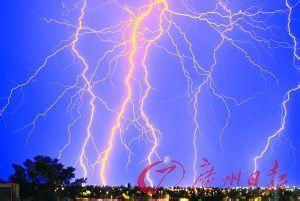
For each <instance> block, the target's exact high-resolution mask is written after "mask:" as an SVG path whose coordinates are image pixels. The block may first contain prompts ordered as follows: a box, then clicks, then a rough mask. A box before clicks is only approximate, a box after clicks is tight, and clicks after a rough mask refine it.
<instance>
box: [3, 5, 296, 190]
mask: <svg viewBox="0 0 300 201" xmlns="http://www.w3.org/2000/svg"><path fill="white" fill-rule="evenodd" d="M191 2H192V1H188V0H181V1H180V0H178V1H176V2H175V1H174V2H173V1H170V0H147V1H143V3H142V5H136V6H129V5H126V4H124V2H123V1H121V0H111V1H107V2H106V3H103V4H101V5H100V7H101V6H104V5H105V4H110V5H113V6H115V7H116V9H118V10H119V11H120V12H123V14H124V18H125V20H124V19H123V20H122V21H119V22H118V23H117V24H113V25H111V26H107V27H104V28H102V29H100V30H99V29H98V28H96V26H95V27H93V26H92V25H88V23H87V22H85V20H86V16H87V15H88V14H89V6H91V5H90V4H89V3H90V0H80V1H79V3H78V4H77V5H79V6H80V7H79V16H78V18H77V19H76V24H72V23H70V22H66V21H60V20H57V19H44V21H45V22H46V23H55V24H58V25H61V26H63V27H68V29H71V30H73V31H72V35H71V36H70V37H69V38H68V39H66V40H63V41H61V42H60V43H59V44H58V48H57V49H56V50H55V51H54V52H53V53H51V54H49V56H47V57H46V59H45V60H44V62H43V63H42V65H40V66H39V67H37V68H36V70H35V71H34V72H33V74H32V75H31V76H29V78H27V79H26V80H25V81H24V82H23V83H20V84H17V85H16V86H15V87H13V88H12V89H10V90H9V92H8V95H7V96H6V97H5V98H3V99H4V100H5V103H4V104H3V106H2V107H1V110H0V116H1V117H4V116H5V115H7V114H6V113H8V111H9V110H11V108H10V107H13V106H11V105H13V104H12V100H14V99H15V98H17V97H16V96H17V95H16V94H17V92H18V91H22V90H23V88H26V87H28V86H29V85H30V84H31V83H32V82H33V80H35V79H38V76H39V75H40V74H41V73H42V72H43V71H45V70H46V68H47V65H48V63H49V61H50V60H52V59H53V60H54V59H55V57H56V56H58V55H59V54H60V53H62V52H65V51H69V52H71V53H72V55H73V56H74V57H75V59H74V60H76V61H77V62H78V63H79V65H80V67H81V69H80V72H79V73H78V74H77V76H76V79H75V81H74V83H72V84H68V85H67V84H64V83H59V84H60V85H61V86H62V87H63V88H64V89H63V90H62V91H61V92H60V93H58V95H57V97H56V98H55V99H54V100H51V101H50V102H51V103H50V104H49V105H48V106H47V107H45V108H44V109H43V111H41V112H40V113H38V114H36V116H35V118H34V119H33V120H32V121H31V122H30V123H28V124H25V126H23V127H21V128H20V129H18V131H23V130H26V129H27V128H30V130H29V132H28V135H27V138H26V140H27V143H29V140H30V137H31V135H32V134H33V132H34V131H35V129H36V126H37V123H38V120H39V119H40V118H42V117H46V116H47V114H48V113H49V112H50V111H51V110H52V109H53V108H55V107H56V106H57V105H58V104H59V103H60V101H62V100H63V99H68V98H69V104H68V106H67V110H66V112H67V113H70V116H71V117H72V119H71V121H70V122H69V124H68V125H67V126H66V130H67V137H68V139H67V143H66V144H65V145H64V146H63V147H62V148H61V149H60V150H59V152H58V157H59V158H62V157H63V154H64V152H65V150H67V149H68V147H69V146H70V145H71V144H72V137H73V134H72V133H73V132H72V128H73V127H74V126H75V125H76V124H78V122H79V121H80V120H81V119H82V118H83V117H86V118H87V119H88V122H87V125H86V127H85V129H84V130H85V133H84V136H85V137H84V140H83V142H82V145H80V153H79V156H78V163H79V165H80V167H81V169H82V174H83V176H84V177H88V176H89V175H90V173H91V172H93V170H94V169H95V167H97V166H98V167H99V169H100V171H99V175H100V181H101V184H103V185H107V184H109V182H110V181H109V179H108V178H109V173H108V167H109V164H110V160H111V157H112V155H113V154H114V153H113V150H114V149H116V147H115V144H116V140H117V139H118V138H117V137H119V138H120V142H121V144H122V146H123V147H124V148H125V150H126V151H127V153H128V162H127V164H126V168H127V167H128V166H129V165H130V163H131V157H132V155H133V154H134V150H133V149H132V147H133V144H134V143H135V142H136V141H140V140H143V141H145V142H146V143H148V144H150V147H148V148H147V150H148V154H147V156H145V160H144V161H145V162H147V164H151V163H152V162H153V161H154V160H155V159H159V158H160V154H159V148H160V145H161V139H162V138H163V132H161V131H160V129H159V128H158V127H159V126H158V125H154V123H153V122H152V119H153V118H154V117H151V116H149V115H148V112H147V110H146V108H147V106H148V103H147V100H148V98H149V96H150V94H151V90H152V85H151V80H150V79H149V76H150V75H151V72H152V71H151V69H152V66H151V65H149V64H148V61H149V60H150V59H153V58H151V51H154V50H155V49H156V48H157V49H161V50H163V51H164V52H165V53H166V54H168V55H170V56H171V57H172V58H174V60H176V62H177V63H178V64H179V65H180V68H179V69H180V71H181V72H182V75H183V77H184V78H185V80H186V97H187V99H188V101H187V102H188V104H187V105H188V108H189V109H190V113H191V121H192V123H193V124H194V128H193V133H192V136H193V138H192V139H191V140H190V142H191V146H192V147H193V153H191V154H192V155H193V160H192V161H193V178H194V181H195V180H196V177H197V175H198V173H197V164H198V163H199V159H198V158H199V157H198V156H199V155H204V153H200V150H199V148H198V147H199V144H201V143H202V142H201V138H200V135H199V134H201V136H205V135H206V133H205V131H204V129H202V125H201V119H202V118H203V116H202V113H201V107H202V105H201V104H200V100H201V99H202V97H203V93H204V92H205V91H207V92H208V93H209V94H210V95H211V96H212V97H214V98H215V99H216V100H217V101H218V102H219V103H220V104H221V105H222V108H223V110H224V111H225V115H224V117H223V122H222V123H219V124H220V125H218V128H219V129H218V130H219V133H218V134H217V135H218V138H219V148H220V150H221V151H222V152H226V148H225V147H224V143H223V138H225V137H230V136H229V135H230V134H229V133H226V131H227V129H228V128H229V126H230V121H231V119H232V109H233V107H240V106H242V105H244V104H246V103H249V102H251V101H252V100H254V99H255V98H256V97H258V96H259V95H262V94H264V91H258V92H256V93H255V94H251V95H250V96H249V97H246V98H240V97H234V96H231V95H227V94H226V93H224V92H222V90H220V88H219V86H218V85H217V81H216V77H217V69H218V68H221V67H223V66H222V65H221V64H222V62H221V61H220V59H219V54H221V53H222V51H223V50H222V48H223V47H224V46H225V45H230V46H231V47H232V48H234V49H235V51H237V52H239V54H240V55H241V57H242V58H243V59H244V60H245V61H246V62H247V63H248V66H250V67H251V68H253V69H254V70H255V72H256V73H257V74H258V76H259V78H260V79H261V80H263V81H264V83H265V84H266V85H267V83H269V82H271V83H275V85H276V86H280V79H279V78H278V75H277V74H276V73H274V72H272V70H271V69H272V68H271V66H268V65H266V64H264V63H263V62H261V60H260V57H261V55H260V51H262V52H263V53H264V54H266V55H269V56H270V57H271V58H272V59H274V58H273V56H272V51H273V50H275V49H285V50H288V51H290V52H292V55H293V60H294V62H293V65H294V66H295V67H296V68H299V67H297V64H296V61H297V60H300V55H299V50H298V49H299V48H298V44H297V43H298V42H297V37H296V36H295V34H294V32H293V29H292V23H293V19H292V14H293V8H295V7H296V6H297V5H298V3H297V4H296V5H291V3H290V2H289V1H288V0H284V2H283V3H284V5H285V8H282V9H278V10H271V11H265V10H264V9H263V5H262V4H258V5H253V6H250V7H248V8H246V9H244V10H238V11H235V10H231V8H230V6H229V2H228V1H226V0H218V1H216V2H214V9H212V10H209V11H206V12H200V11H197V10H196V9H194V8H193V5H192V3H191ZM194 3H195V2H194ZM202 3H204V2H197V4H202ZM207 3H208V2H207ZM173 4H174V5H176V6H173ZM209 4H212V2H209ZM63 5H64V7H65V6H66V5H65V4H63ZM177 7H179V9H177ZM275 15H283V16H285V19H286V22H285V23H286V27H285V28H282V27H280V26H279V25H269V24H267V23H266V20H267V19H268V18H270V17H272V16H275ZM180 20H181V21H182V20H184V21H185V22H189V23H195V24H196V23H203V24H205V26H207V27H208V28H209V29H211V30H213V31H214V32H215V33H216V35H217V37H218V38H217V41H216V44H215V46H214V48H213V50H212V52H211V57H212V61H210V64H209V65H203V63H205V62H203V61H202V60H201V59H199V58H198V56H197V52H196V51H195V49H196V46H197V47H198V46H199V45H200V46H201V44H197V45H196V44H194V42H193V40H192V36H191V35H190V34H189V33H188V30H187V28H186V27H185V26H183V25H182V24H181V23H180ZM276 30H280V31H282V32H284V33H285V34H286V36H283V35H282V36H277V35H276V34H274V33H275V31H276ZM235 31H238V32H240V33H242V34H243V36H244V37H245V38H246V39H240V38H238V37H237V36H235V34H234V32H235ZM261 33H263V34H261ZM88 35H93V36H95V37H96V38H97V40H99V41H100V42H101V43H102V44H104V45H107V46H109V48H108V49H107V50H106V51H104V53H103V54H102V55H101V56H99V58H98V59H97V64H96V65H91V64H90V62H89V59H88V57H87V55H88V54H89V53H88V52H85V51H83V50H81V49H80V47H79V46H80V44H81V40H82V38H83V37H84V36H88ZM287 37H288V39H286V38H287ZM162 38H164V39H165V40H168V42H169V43H170V44H165V43H164V42H162ZM183 46H184V47H185V48H184V47H183ZM250 48H252V49H254V50H255V51H254V52H255V53H253V52H251V51H250V50H249V49H250ZM258 49H261V50H260V51H259V50H258ZM73 64H74V61H73ZM100 72H102V74H103V72H105V73H104V75H102V74H101V73H100ZM120 72H122V73H123V74H121V76H120V75H119V74H118V73H120ZM100 74H101V76H99V75H100ZM115 76H118V77H122V78H121V79H122V81H121V82H120V83H121V85H122V86H117V87H119V89H120V88H122V89H124V91H121V92H120V99H119V100H118V101H119V102H118V103H117V104H116V106H115V105H114V104H112V103H110V102H109V101H108V100H105V98H104V97H103V96H101V95H99V94H101V93H99V91H98V87H99V86H104V85H105V84H107V82H109V85H111V86H113V88H117V87H116V86H115V84H116V83H115V82H114V79H113V78H114V77H115ZM120 83H117V84H119V85H120ZM299 90H300V85H298V86H297V87H295V88H292V89H289V90H288V91H287V92H286V94H285V97H284V99H283V102H282V103H281V108H282V116H281V121H280V126H279V128H278V129H277V130H276V131H275V132H274V133H273V134H271V135H270V136H269V137H268V138H267V142H266V144H265V146H264V148H263V150H262V151H261V152H260V153H259V154H258V155H257V156H255V158H254V167H255V168H254V170H255V171H256V170H257V167H258V160H260V159H262V158H263V156H264V155H265V153H266V152H267V151H268V150H269V149H270V145H271V143H272V141H273V140H274V139H275V138H277V137H278V136H279V135H280V133H282V132H283V130H284V129H285V127H286V119H287V116H288V110H287V105H288V103H289V101H290V99H291V95H292V94H293V93H296V92H298V91H299ZM1 100H2V99H1ZM118 104H119V105H118ZM112 105H114V106H112ZM84 106H85V107H87V108H88V109H87V111H84V112H83V108H84ZM190 106H192V107H190ZM18 107H19V106H18ZM104 110H105V111H106V112H108V113H109V114H110V115H111V116H112V118H113V123H112V125H110V127H109V129H108V130H109V131H108V132H105V131H103V130H102V129H101V128H100V129H99V128H96V125H97V124H98V122H97V120H96V119H97V118H96V116H98V115H99V116H102V115H105V114H103V113H102V111H104ZM74 114H75V116H74ZM131 127H134V128H135V129H136V131H137V132H138V135H137V136H135V137H133V138H131V139H129V140H128V139H127V133H128V130H129V128H131ZM104 130H105V129H104ZM97 136H102V138H104V139H105V140H104V142H101V146H99V142H98V141H97V140H98V137H97ZM90 145H91V147H92V149H93V150H94V151H95V152H96V153H97V157H96V159H94V160H90V158H89V154H88V153H87V152H88V151H87V150H88V148H89V146H90ZM250 160H253V159H250ZM147 179H148V182H149V184H150V185H151V186H153V185H154V183H153V181H152V179H151V175H149V174H148V175H147Z"/></svg>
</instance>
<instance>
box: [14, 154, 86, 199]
mask: <svg viewBox="0 0 300 201" xmlns="http://www.w3.org/2000/svg"><path fill="white" fill-rule="evenodd" d="M13 169H14V174H13V175H11V176H10V177H9V181H10V182H14V183H19V184H20V196H21V198H32V199H33V200H43V201H48V200H49V201H50V200H54V199H55V198H56V197H57V196H59V194H60V193H61V190H62V189H63V187H64V186H67V185H70V184H71V180H72V179H73V178H74V177H75V174H74V171H75V168H73V167H67V168H64V166H63V165H62V164H61V163H60V162H59V160H58V159H52V158H50V157H48V156H41V155H38V156H36V157H34V160H33V161H32V160H29V159H27V160H26V161H25V162H24V163H23V166H21V165H17V164H13ZM80 181H82V182H83V181H85V180H79V182H80ZM76 182H78V180H77V181H76Z"/></svg>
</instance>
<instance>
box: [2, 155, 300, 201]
mask: <svg viewBox="0 0 300 201" xmlns="http://www.w3.org/2000/svg"><path fill="white" fill-rule="evenodd" d="M13 170H14V173H13V174H12V175H11V176H10V177H9V179H8V182H11V183H18V184H19V186H20V198H21V200H22V199H30V200H32V201H41V200H42V201H55V200H60V199H63V198H69V199H73V200H75V199H76V198H96V199H97V198H101V199H105V198H114V199H121V200H126V199H142V200H145V199H147V198H154V199H155V198H166V199H172V200H174V199H175V200H177V199H179V198H187V199H189V200H198V199H200V198H201V199H202V200H214V201H216V200H226V198H231V199H234V200H236V199H239V200H249V199H254V198H262V199H263V200H264V198H271V199H272V200H300V190H299V189H261V188H254V189H249V188H236V189H230V188H227V189H226V188H183V187H172V188H158V189H156V192H155V193H154V194H153V195H147V194H146V193H143V192H142V191H141V190H140V189H139V188H138V187H136V186H135V187H132V186H131V185H130V183H129V184H128V185H126V186H92V185H83V184H85V183H86V179H84V178H79V179H75V174H74V171H75V168H73V167H64V166H63V165H62V164H61V163H60V162H59V160H58V159H52V158H50V157H48V156H36V157H34V159H33V160H29V159H28V160H26V161H25V162H24V163H23V164H22V165H16V164H13ZM3 182H4V181H3V180H1V179H0V183H3Z"/></svg>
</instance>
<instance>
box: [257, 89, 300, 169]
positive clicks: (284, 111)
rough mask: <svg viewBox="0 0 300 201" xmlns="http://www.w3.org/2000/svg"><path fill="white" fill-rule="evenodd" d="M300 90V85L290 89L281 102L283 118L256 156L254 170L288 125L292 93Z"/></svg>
mask: <svg viewBox="0 0 300 201" xmlns="http://www.w3.org/2000/svg"><path fill="white" fill-rule="evenodd" d="M299 90H300V85H298V86H297V87H295V88H292V89H290V90H288V92H287V93H286V95H285V98H284V100H283V102H282V104H281V109H282V115H281V120H280V127H279V128H278V129H277V130H276V131H275V132H274V133H273V134H272V135H270V136H269V137H268V139H267V143H266V145H265V147H264V149H263V150H262V151H261V152H260V154H259V155H257V156H255V157H254V172H255V171H256V170H257V163H258V160H259V159H261V158H262V157H263V156H264V155H265V154H266V152H267V151H268V149H269V147H270V145H271V143H272V140H274V139H275V138H276V137H278V136H279V135H280V134H281V133H282V131H284V129H285V126H286V118H287V115H288V110H287V104H288V103H289V101H290V100H291V95H292V93H295V92H297V91H299Z"/></svg>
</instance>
